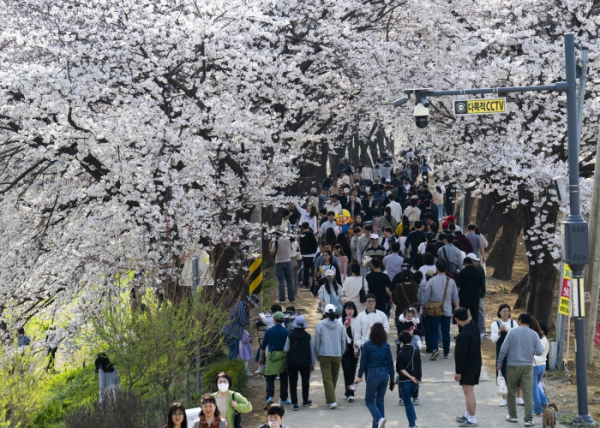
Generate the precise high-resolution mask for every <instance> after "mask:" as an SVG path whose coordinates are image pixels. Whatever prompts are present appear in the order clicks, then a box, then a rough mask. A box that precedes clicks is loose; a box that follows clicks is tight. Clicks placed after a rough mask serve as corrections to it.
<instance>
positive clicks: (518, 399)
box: [517, 397, 525, 406]
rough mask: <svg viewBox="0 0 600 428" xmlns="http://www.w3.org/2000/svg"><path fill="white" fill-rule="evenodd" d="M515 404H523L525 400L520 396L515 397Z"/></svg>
mask: <svg viewBox="0 0 600 428" xmlns="http://www.w3.org/2000/svg"><path fill="white" fill-rule="evenodd" d="M517 405H518V406H524V405H525V402H524V401H523V399H522V398H521V397H517Z"/></svg>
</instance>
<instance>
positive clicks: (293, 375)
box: [288, 366, 310, 404]
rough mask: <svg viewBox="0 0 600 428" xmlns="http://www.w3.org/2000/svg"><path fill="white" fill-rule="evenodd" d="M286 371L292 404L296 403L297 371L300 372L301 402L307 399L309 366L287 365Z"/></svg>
mask: <svg viewBox="0 0 600 428" xmlns="http://www.w3.org/2000/svg"><path fill="white" fill-rule="evenodd" d="M288 373H289V376H290V395H291V396H292V404H298V391H297V388H298V373H300V376H302V403H303V404H304V403H306V402H307V401H308V385H309V381H310V366H308V367H298V366H288Z"/></svg>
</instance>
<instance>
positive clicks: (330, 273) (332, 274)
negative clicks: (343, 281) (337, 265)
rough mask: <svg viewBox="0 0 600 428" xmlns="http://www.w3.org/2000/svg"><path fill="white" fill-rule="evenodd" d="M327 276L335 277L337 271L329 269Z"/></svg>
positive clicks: (326, 272)
mask: <svg viewBox="0 0 600 428" xmlns="http://www.w3.org/2000/svg"><path fill="white" fill-rule="evenodd" d="M325 276H335V271H334V270H333V269H327V270H326V271H325Z"/></svg>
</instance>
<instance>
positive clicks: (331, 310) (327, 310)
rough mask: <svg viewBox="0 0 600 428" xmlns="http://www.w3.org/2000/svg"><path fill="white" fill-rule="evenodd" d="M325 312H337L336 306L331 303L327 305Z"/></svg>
mask: <svg viewBox="0 0 600 428" xmlns="http://www.w3.org/2000/svg"><path fill="white" fill-rule="evenodd" d="M325 313H326V314H327V313H335V306H333V305H332V304H331V303H330V304H329V305H327V306H325Z"/></svg>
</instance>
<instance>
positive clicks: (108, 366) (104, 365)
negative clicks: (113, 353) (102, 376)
mask: <svg viewBox="0 0 600 428" xmlns="http://www.w3.org/2000/svg"><path fill="white" fill-rule="evenodd" d="M94 365H95V366H96V373H98V370H99V369H102V371H103V372H104V373H112V372H114V371H115V366H114V365H113V363H111V361H110V360H109V359H108V356H107V355H106V353H104V352H101V353H99V354H98V357H97V358H96V361H95V362H94Z"/></svg>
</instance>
